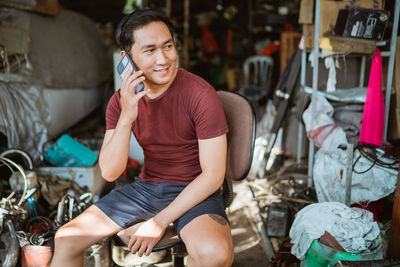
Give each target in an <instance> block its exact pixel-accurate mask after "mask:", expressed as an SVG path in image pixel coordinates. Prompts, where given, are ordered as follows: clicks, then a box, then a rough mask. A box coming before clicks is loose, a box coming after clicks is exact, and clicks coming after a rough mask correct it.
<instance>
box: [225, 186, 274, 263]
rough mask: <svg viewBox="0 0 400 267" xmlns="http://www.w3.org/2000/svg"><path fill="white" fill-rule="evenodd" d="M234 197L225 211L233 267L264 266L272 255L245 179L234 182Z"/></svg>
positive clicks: (258, 212)
mask: <svg viewBox="0 0 400 267" xmlns="http://www.w3.org/2000/svg"><path fill="white" fill-rule="evenodd" d="M234 192H235V198H234V200H233V203H232V205H231V206H230V207H229V209H228V211H227V213H228V217H229V220H230V222H231V229H232V237H233V243H234V252H235V259H234V262H233V265H232V266H234V267H242V266H252V267H261V266H263V267H265V266H267V265H268V262H269V259H270V258H271V257H272V256H273V251H272V248H271V247H270V246H268V245H267V244H268V241H267V242H266V239H265V238H263V236H264V237H265V235H264V231H263V229H264V226H263V224H262V222H261V217H260V211H259V210H258V207H257V205H256V203H255V201H253V200H252V198H253V196H252V194H251V191H250V189H249V187H248V186H247V182H246V180H244V181H242V182H236V183H234Z"/></svg>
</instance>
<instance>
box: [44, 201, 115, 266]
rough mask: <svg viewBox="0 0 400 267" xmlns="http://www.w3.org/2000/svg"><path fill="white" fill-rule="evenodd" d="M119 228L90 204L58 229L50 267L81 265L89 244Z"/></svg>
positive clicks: (113, 232)
mask: <svg viewBox="0 0 400 267" xmlns="http://www.w3.org/2000/svg"><path fill="white" fill-rule="evenodd" d="M120 230H121V227H119V226H118V225H117V224H116V223H114V222H113V221H112V220H111V219H110V218H108V217H107V216H106V215H105V214H104V213H103V212H102V211H101V210H100V209H99V208H97V207H96V206H94V205H92V206H90V207H89V208H88V209H87V210H85V211H84V212H83V213H81V214H80V215H79V216H78V217H76V218H74V219H73V220H72V221H70V222H69V223H67V224H65V225H63V226H62V227H61V228H60V229H58V231H57V233H56V236H55V238H54V242H55V244H54V255H53V259H52V261H51V264H50V266H51V267H60V266H62V267H78V266H83V256H84V252H85V250H86V249H87V248H89V247H90V246H91V245H93V244H95V243H96V242H98V241H100V240H103V239H104V238H106V237H108V236H110V235H112V234H115V233H117V232H118V231H120Z"/></svg>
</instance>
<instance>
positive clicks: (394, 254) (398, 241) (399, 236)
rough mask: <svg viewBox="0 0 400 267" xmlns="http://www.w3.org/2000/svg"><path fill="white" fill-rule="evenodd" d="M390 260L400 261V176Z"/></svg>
mask: <svg viewBox="0 0 400 267" xmlns="http://www.w3.org/2000/svg"><path fill="white" fill-rule="evenodd" d="M387 255H388V258H389V259H400V176H399V175H398V176H397V186H396V190H395V192H394V203H393V212H392V222H391V227H390V236H389V247H388V251H387Z"/></svg>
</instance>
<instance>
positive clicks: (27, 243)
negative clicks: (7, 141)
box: [0, 149, 94, 267]
mask: <svg viewBox="0 0 400 267" xmlns="http://www.w3.org/2000/svg"><path fill="white" fill-rule="evenodd" d="M0 178H1V179H0V265H1V266H3V267H14V266H17V265H19V264H22V266H29V265H27V264H29V263H31V264H32V263H33V261H39V260H42V261H43V262H42V263H38V262H35V263H34V264H46V263H48V262H49V261H50V259H51V256H52V246H53V240H54V234H55V232H56V231H57V229H58V228H60V227H61V226H62V225H64V224H65V223H66V222H68V221H70V220H71V219H72V218H74V217H76V216H77V215H79V214H80V213H81V212H82V211H84V210H85V209H86V208H88V207H89V205H91V204H92V203H93V198H94V195H93V193H92V192H90V191H89V189H88V188H87V187H82V186H80V185H78V184H77V183H76V182H75V181H74V180H73V179H68V178H65V177H57V176H54V175H52V174H50V173H49V174H40V175H39V174H38V173H37V172H35V168H34V166H33V162H32V160H31V158H30V156H29V154H27V153H26V152H24V151H22V150H19V149H9V150H6V151H3V152H2V153H1V154H0ZM32 253H33V255H35V256H34V257H32V256H31V255H32ZM39 255H41V256H42V257H39ZM37 266H42V265H37ZM43 266H45V265H43Z"/></svg>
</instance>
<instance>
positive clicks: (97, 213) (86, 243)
mask: <svg viewBox="0 0 400 267" xmlns="http://www.w3.org/2000/svg"><path fill="white" fill-rule="evenodd" d="M119 28H120V34H117V41H118V43H119V46H120V48H121V53H120V54H121V57H122V56H124V55H125V54H126V53H127V54H129V55H130V56H131V58H132V59H133V61H134V62H135V64H136V66H137V67H138V69H139V71H136V72H135V73H133V71H132V70H131V71H130V72H129V75H126V77H125V78H124V80H123V82H122V86H121V89H119V90H118V91H117V92H116V93H115V94H114V95H113V96H112V97H111V99H110V101H109V103H108V106H107V111H106V133H105V137H104V142H103V145H102V148H101V152H100V156H99V164H100V168H101V173H102V176H103V177H104V179H106V180H107V181H110V182H112V181H115V180H116V179H117V178H118V177H119V176H120V175H121V174H122V172H123V171H124V170H125V168H126V163H127V159H128V152H129V143H130V136H131V132H133V134H134V135H135V137H136V139H137V140H138V142H139V144H140V145H141V147H142V148H143V151H144V165H143V168H142V172H141V173H140V175H139V177H138V178H136V179H135V181H134V182H133V183H132V184H129V185H126V186H124V187H121V188H119V189H116V190H113V191H111V192H110V193H109V194H108V195H106V196H104V197H103V198H102V199H100V200H99V201H98V202H96V203H95V204H94V205H92V206H91V207H89V208H88V209H87V210H85V211H84V212H83V213H82V214H80V215H79V216H78V217H76V218H74V219H73V220H72V221H70V222H69V223H67V224H65V225H64V226H62V227H61V228H60V229H59V230H58V231H57V233H56V236H55V251H54V256H53V259H52V263H51V266H52V267H60V266H63V267H67V266H74V267H75V266H83V255H84V251H85V250H86V249H87V248H88V247H90V246H91V245H92V244H94V243H96V242H98V241H100V240H102V239H104V238H106V237H108V236H111V235H113V234H115V233H118V232H119V231H121V230H122V229H125V228H127V227H129V226H131V225H133V224H136V223H139V222H142V221H144V223H143V224H142V225H141V226H140V227H139V229H138V230H137V232H136V233H135V234H134V235H132V236H131V238H130V241H129V244H128V247H129V249H130V250H131V252H132V253H134V254H135V253H138V255H139V256H142V255H143V254H145V255H149V254H150V252H151V251H152V248H153V247H154V246H155V245H156V243H157V242H158V241H159V240H160V239H161V237H162V236H163V234H164V232H165V229H166V228H167V226H168V225H169V224H170V223H173V224H174V226H175V228H176V230H177V232H178V234H179V236H180V238H181V239H182V240H183V242H184V243H185V246H186V249H187V251H188V260H187V265H188V266H208V267H209V266H230V265H232V262H233V244H232V236H231V232H230V227H229V224H228V218H227V216H226V214H225V209H224V204H223V200H222V194H221V191H220V188H221V185H222V183H223V180H224V175H225V165H226V153H227V151H226V150H227V140H226V133H227V132H228V127H227V123H226V118H225V114H224V111H223V107H222V104H221V102H220V100H219V98H218V96H217V94H216V92H215V89H214V88H213V87H212V86H211V85H210V84H208V83H207V82H206V81H205V80H203V79H201V78H200V77H198V76H196V75H194V74H192V73H190V72H188V71H186V70H184V69H182V68H177V67H176V65H177V52H176V48H175V44H174V29H173V25H172V24H171V22H170V21H169V20H168V19H167V18H166V17H165V16H163V15H162V14H160V13H158V12H156V11H153V10H149V9H143V10H136V11H134V12H133V13H131V14H130V15H128V16H126V17H125V18H124V19H123V20H122V21H121V23H120V26H119ZM140 82H144V85H145V90H144V91H142V92H140V93H137V94H135V87H136V86H137V85H138V84H139V83H140Z"/></svg>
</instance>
